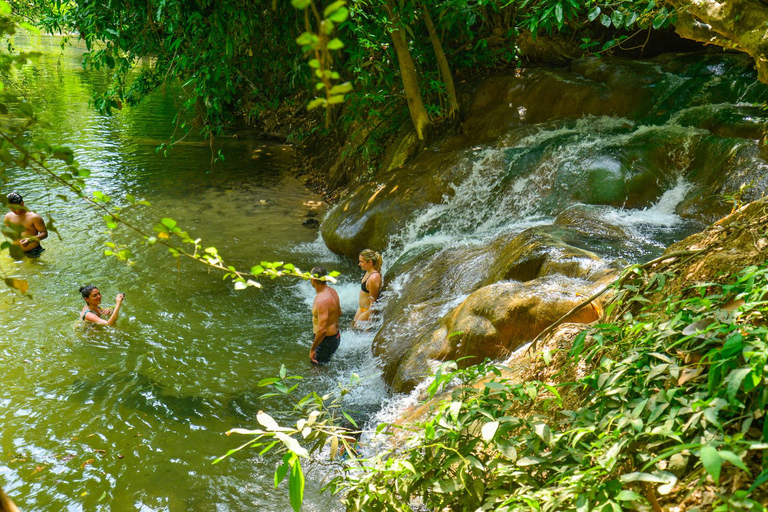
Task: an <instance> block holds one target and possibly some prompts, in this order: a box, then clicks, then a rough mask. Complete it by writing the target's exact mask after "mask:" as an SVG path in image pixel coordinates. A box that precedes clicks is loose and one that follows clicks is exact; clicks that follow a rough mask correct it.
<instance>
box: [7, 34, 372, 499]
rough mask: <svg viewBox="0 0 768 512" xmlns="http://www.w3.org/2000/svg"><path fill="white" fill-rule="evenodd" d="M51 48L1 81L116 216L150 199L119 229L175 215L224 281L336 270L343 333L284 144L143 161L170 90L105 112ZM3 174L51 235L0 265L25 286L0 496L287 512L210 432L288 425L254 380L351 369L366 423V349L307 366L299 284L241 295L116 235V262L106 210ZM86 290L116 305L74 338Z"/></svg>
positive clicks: (11, 300)
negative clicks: (239, 274) (33, 256)
mask: <svg viewBox="0 0 768 512" xmlns="http://www.w3.org/2000/svg"><path fill="white" fill-rule="evenodd" d="M59 41H60V39H58V38H48V37H42V38H40V39H38V40H34V41H32V42H31V43H30V42H28V41H23V40H22V41H21V43H23V44H31V45H33V46H37V47H38V48H40V49H42V51H43V52H44V56H43V58H42V59H41V61H40V64H39V66H37V67H34V68H33V67H31V66H28V67H25V68H24V69H22V70H20V71H19V72H18V73H17V74H16V75H15V76H14V77H12V78H13V79H14V81H15V83H16V84H17V85H18V86H19V87H21V88H23V90H24V92H25V94H26V95H27V96H28V97H29V98H30V99H31V100H32V101H33V102H34V103H35V105H36V106H38V107H42V108H43V110H44V111H43V113H42V115H43V117H44V118H45V119H46V120H47V121H49V122H50V123H51V126H52V130H51V131H50V132H47V133H46V137H48V138H49V140H57V141H59V142H61V143H64V144H67V145H70V146H71V147H72V148H73V149H74V150H75V154H76V155H77V159H78V161H79V162H80V165H81V166H83V167H85V168H88V169H90V170H91V171H92V178H90V179H89V181H88V184H89V187H90V188H91V190H101V191H102V192H104V193H106V194H109V195H111V196H112V197H113V198H114V201H115V202H117V203H118V204H121V203H122V198H123V197H124V196H125V194H127V193H130V194H133V195H135V196H137V197H141V198H145V199H147V200H148V201H150V203H151V204H152V206H151V207H143V208H140V209H136V210H135V211H131V210H128V211H127V212H126V213H125V216H126V218H129V219H130V220H131V221H132V222H134V223H136V224H138V225H141V226H144V227H146V228H147V229H148V230H151V227H152V226H153V225H154V224H156V223H157V222H158V221H159V219H160V218H161V217H171V218H173V219H175V220H177V221H178V223H179V225H180V226H182V227H184V228H185V229H188V230H189V231H190V233H191V234H192V235H193V237H200V238H202V239H203V243H204V244H206V246H207V245H214V246H216V247H217V248H218V249H219V252H220V254H222V255H224V257H225V258H226V260H227V263H229V264H232V265H236V266H238V267H244V268H250V266H252V265H254V264H256V263H258V262H259V261H260V260H268V261H275V260H282V261H291V262H293V263H294V264H296V265H297V266H299V267H301V268H310V267H312V266H314V265H318V264H320V265H324V266H326V267H328V268H334V269H338V270H341V271H342V272H343V273H344V276H345V277H344V278H343V279H342V281H341V283H340V286H339V289H340V291H341V292H342V297H343V299H342V307H343V309H344V311H345V315H344V316H345V320H344V321H347V318H348V319H349V320H351V317H352V314H353V312H354V304H355V302H356V296H354V294H353V293H352V292H351V290H353V288H354V286H355V285H354V284H353V283H352V281H354V280H356V279H357V277H358V272H357V270H356V269H355V268H354V267H353V266H352V264H351V262H346V261H341V260H339V259H338V258H336V257H335V256H333V255H331V254H330V253H328V252H327V250H325V249H324V247H323V246H322V244H318V243H316V240H317V232H316V231H315V230H312V229H307V228H306V227H304V226H303V225H302V223H303V222H304V221H305V220H306V219H307V218H309V217H312V216H317V215H321V214H322V213H323V210H324V204H323V202H322V198H320V197H318V196H316V195H315V194H313V193H312V192H310V191H308V190H307V189H306V188H305V187H304V186H303V183H302V182H301V180H300V179H299V178H297V177H295V176H294V175H293V174H292V173H291V172H289V170H290V169H291V166H292V153H291V148H290V147H288V146H284V145H280V144H276V143H269V142H263V141H257V140H252V139H250V138H249V137H248V134H247V133H245V132H243V133H242V137H241V138H234V137H227V136H225V137H222V138H220V139H219V141H218V142H217V144H220V145H221V147H222V151H223V153H224V155H225V160H224V162H220V163H217V164H215V165H213V164H211V149H210V147H209V146H208V144H207V143H205V142H200V141H199V140H198V139H196V138H195V136H194V135H188V136H187V137H186V139H185V140H183V141H182V142H181V143H178V144H177V145H176V146H175V147H174V148H173V149H172V150H171V151H170V152H169V156H168V157H167V158H166V157H163V156H162V154H158V153H157V152H156V147H157V146H158V144H160V143H161V142H163V141H165V140H166V139H167V137H168V136H169V134H170V133H171V132H172V131H173V129H174V125H173V124H172V119H173V116H174V115H175V111H176V108H177V105H178V104H179V103H180V101H181V98H180V97H179V93H178V90H176V89H174V88H172V87H169V88H168V89H167V90H166V91H164V93H163V92H161V93H158V94H155V95H153V96H152V97H151V98H148V100H147V101H146V102H145V103H144V104H143V105H141V106H140V107H137V108H126V109H125V110H123V111H121V112H119V113H118V114H117V115H115V116H114V117H105V116H100V115H98V114H97V113H95V112H94V111H93V110H92V109H91V108H90V107H89V106H88V99H89V98H90V97H91V95H92V94H93V93H94V92H96V91H99V90H102V89H103V88H104V87H105V85H106V76H105V75H104V74H102V73H93V72H85V71H83V70H82V67H81V65H80V56H81V55H82V52H83V49H78V48H71V47H69V48H65V49H64V50H63V51H62V50H61V49H60V47H59ZM11 103H12V102H11ZM11 107H12V108H13V104H11ZM8 178H9V180H10V181H9V182H8V183H7V184H5V185H3V186H2V192H3V193H8V192H10V191H12V190H16V191H19V192H20V193H22V195H23V196H24V198H25V202H26V203H27V204H28V206H29V207H31V208H32V209H34V210H35V211H37V212H38V213H40V214H41V215H42V216H43V217H44V218H45V219H46V220H48V219H51V218H53V219H55V222H56V224H57V226H58V228H59V230H60V232H61V238H58V237H57V236H56V235H55V234H51V236H50V237H49V239H48V240H46V241H45V242H44V245H45V247H46V249H47V250H46V252H45V253H44V254H43V256H42V257H41V258H40V259H39V260H25V261H21V262H16V261H13V260H12V259H10V258H9V257H7V256H3V257H0V271H2V273H3V274H4V275H5V276H8V277H18V278H23V279H26V280H27V281H29V284H30V292H29V294H27V295H26V296H23V297H20V296H18V295H16V294H14V293H12V292H11V291H10V290H9V289H6V288H2V289H0V426H1V427H2V428H0V485H2V486H3V487H4V488H5V490H6V491H7V492H8V494H10V495H11V496H12V497H13V498H14V499H15V500H16V501H17V504H18V505H19V506H20V507H21V509H22V510H212V509H214V508H215V509H217V510H249V511H250V510H278V511H279V510H290V505H289V503H288V499H287V490H286V489H283V488H281V489H278V490H274V489H273V485H272V476H271V475H272V471H273V469H274V462H275V461H273V460H271V459H269V458H262V457H258V456H257V455H256V454H255V453H254V452H249V451H246V452H243V453H240V454H237V455H235V456H234V457H231V458H230V459H227V460H225V461H224V462H222V463H221V464H218V465H216V466H212V465H211V462H212V460H213V459H214V458H216V457H217V456H220V455H222V454H224V453H226V452H227V451H228V450H229V449H231V448H233V447H235V446H237V445H238V444H240V443H241V442H242V440H241V439H234V438H228V437H226V436H225V435H224V432H226V431H227V430H228V429H231V428H234V427H246V428H248V427H255V421H254V416H255V414H256V412H257V411H258V410H260V409H265V410H270V411H271V412H275V414H274V416H275V417H276V418H278V420H279V421H281V420H282V421H285V420H286V418H287V416H286V415H285V414H284V413H281V412H280V411H286V410H288V408H289V403H287V402H280V401H278V400H275V399H268V400H264V399H261V398H260V396H261V395H262V394H263V393H264V390H263V389H260V388H257V386H256V384H257V383H258V382H259V380H261V379H263V378H266V377H271V376H275V375H276V374H277V373H278V371H279V369H280V366H281V365H285V366H286V367H287V368H288V371H289V373H291V374H298V375H302V376H304V381H303V383H302V387H301V390H303V391H304V392H309V391H312V390H316V391H322V392H328V391H332V390H333V389H335V388H336V387H337V385H336V382H338V381H339V380H344V381H347V380H348V376H349V374H350V373H352V372H357V373H361V374H363V375H364V376H365V377H367V381H366V385H365V386H364V388H365V390H364V391H362V390H361V391H359V392H355V393H353V394H352V395H350V396H349V397H348V401H349V403H350V407H351V408H352V409H354V410H357V411H360V412H361V414H363V415H368V414H370V413H371V411H374V410H376V409H377V408H378V405H379V403H380V401H381V399H382V397H383V395H384V387H383V385H382V384H381V382H380V379H379V377H378V372H377V371H376V369H375V367H374V366H373V365H372V363H371V362H370V356H369V351H368V349H367V347H369V346H370V336H369V335H367V334H363V335H346V336H345V337H344V338H343V344H342V347H341V348H340V349H339V351H338V352H337V354H336V356H335V361H336V362H335V363H334V364H333V365H331V367H329V368H325V369H323V370H321V371H318V370H316V369H314V368H312V367H311V366H310V365H309V364H308V361H307V359H308V357H307V356H308V350H309V344H310V341H311V336H310V333H311V322H310V313H309V306H310V305H311V302H312V298H313V293H314V292H313V290H312V289H311V287H310V285H309V284H308V283H305V282H296V281H286V280H276V281H267V282H264V283H263V284H264V285H265V286H264V289H263V290H262V291H254V290H249V291H242V292H236V291H234V290H233V289H232V287H231V284H227V283H224V282H222V280H221V276H220V275H218V274H215V273H209V272H208V271H206V270H205V269H204V268H202V267H201V266H200V265H199V264H196V263H194V262H190V261H183V260H175V259H174V258H172V257H171V256H170V255H168V254H167V252H165V250H164V249H162V248H160V247H152V248H147V247H143V246H142V245H141V244H140V243H139V242H138V241H136V240H135V239H133V238H131V237H130V235H128V234H127V233H123V234H119V235H118V236H120V239H119V242H120V243H126V244H128V245H129V246H130V247H131V248H132V249H134V251H135V253H136V257H135V258H134V259H135V264H134V265H131V266H128V265H124V264H121V263H118V262H117V261H115V260H113V259H110V258H107V257H104V256H103V254H102V253H103V249H104V246H103V242H104V241H105V239H106V238H105V233H104V229H105V228H104V227H103V226H104V225H103V222H102V220H101V216H100V215H98V214H97V213H95V212H92V211H90V210H88V209H87V208H85V207H84V205H83V203H81V202H79V201H75V200H70V201H68V202H64V201H61V200H59V199H57V198H55V196H56V194H59V193H61V191H59V190H56V189H54V188H51V187H50V186H49V185H48V184H46V183H44V182H41V181H40V180H38V179H37V178H36V177H34V176H32V175H30V174H29V173H26V172H21V171H18V172H13V173H10V175H9V176H8ZM89 192H90V190H89ZM345 280H347V281H349V282H350V284H345ZM85 284H95V285H97V286H99V288H100V289H101V291H102V293H103V294H104V304H105V305H108V304H111V303H112V301H113V300H114V296H115V295H116V294H117V293H118V292H125V293H126V299H125V302H124V303H123V308H122V309H121V312H120V318H119V320H118V322H117V328H115V329H110V328H103V327H96V328H93V329H86V330H74V329H73V322H74V321H76V319H77V318H78V313H79V311H80V309H81V308H82V306H83V301H82V297H81V296H80V294H79V293H78V288H79V287H80V286H83V285H85ZM345 288H349V291H348V292H347V293H345V292H344V290H345ZM345 334H346V333H345ZM324 476H325V475H322V474H320V473H319V472H318V474H317V477H314V476H313V474H312V473H310V476H309V481H308V483H307V486H308V489H307V501H308V506H307V510H320V509H322V510H333V509H334V507H335V505H334V504H333V503H329V500H331V498H330V497H327V496H321V495H320V494H319V488H320V486H321V483H322V479H323V477H324Z"/></svg>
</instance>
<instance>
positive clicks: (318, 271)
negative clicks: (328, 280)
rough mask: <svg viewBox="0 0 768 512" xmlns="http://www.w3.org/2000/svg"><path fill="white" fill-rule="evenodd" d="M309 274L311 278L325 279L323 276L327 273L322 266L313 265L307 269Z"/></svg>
mask: <svg viewBox="0 0 768 512" xmlns="http://www.w3.org/2000/svg"><path fill="white" fill-rule="evenodd" d="M309 275H310V276H312V279H317V280H318V281H325V280H324V279H323V278H324V277H325V276H327V275H328V272H327V271H326V270H325V269H324V268H323V267H315V268H313V269H312V270H310V271H309Z"/></svg>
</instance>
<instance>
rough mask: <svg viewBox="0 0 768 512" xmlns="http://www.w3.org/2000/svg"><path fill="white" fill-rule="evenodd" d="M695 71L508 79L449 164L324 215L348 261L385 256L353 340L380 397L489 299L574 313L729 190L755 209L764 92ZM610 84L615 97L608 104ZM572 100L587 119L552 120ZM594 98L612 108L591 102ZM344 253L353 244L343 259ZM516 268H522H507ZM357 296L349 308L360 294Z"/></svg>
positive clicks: (405, 174) (445, 160) (410, 172)
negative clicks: (516, 293)
mask: <svg viewBox="0 0 768 512" xmlns="http://www.w3.org/2000/svg"><path fill="white" fill-rule="evenodd" d="M700 60H701V62H698V61H691V62H688V58H687V57H683V58H681V61H685V62H688V63H687V64H685V65H683V64H681V62H679V61H677V60H675V58H673V57H662V58H660V59H658V60H657V61H655V62H650V63H637V62H635V63H632V64H631V65H630V64H627V65H626V67H624V68H622V66H624V65H625V64H622V63H620V62H619V63H614V62H612V61H610V60H609V59H606V60H601V61H597V60H589V61H587V62H585V63H583V64H576V65H574V66H572V69H571V70H570V71H569V72H572V73H574V74H578V73H582V75H583V76H578V77H577V78H576V79H574V80H570V79H569V78H568V75H567V73H566V72H558V73H551V72H540V73H539V72H536V71H534V72H532V73H531V76H530V82H531V83H532V84H535V86H532V87H530V88H525V87H520V85H519V81H520V79H519V78H510V79H509V84H510V85H509V86H508V87H509V89H510V90H511V89H514V90H515V91H516V94H517V96H515V97H514V99H513V100H511V101H510V100H509V99H508V98H510V97H512V96H505V95H507V94H509V93H508V91H504V90H503V88H501V89H500V92H499V91H490V92H489V91H486V92H485V93H484V94H485V96H484V98H485V99H484V102H485V103H484V106H483V107H482V109H480V110H479V111H478V113H476V114H475V113H473V112H470V113H469V114H468V116H467V120H466V121H465V125H464V130H465V132H464V134H463V139H461V141H460V142H456V143H447V144H445V146H446V147H450V148H453V149H451V150H450V152H449V153H448V154H442V155H441V158H436V157H435V156H434V153H435V152H425V153H424V154H422V155H420V156H419V157H417V158H416V159H415V160H414V162H413V163H412V164H406V166H404V167H403V168H402V169H401V170H396V171H394V172H393V173H391V174H389V175H388V176H386V177H383V178H382V181H380V182H374V183H372V184H371V185H370V186H369V187H368V188H363V189H361V191H360V192H359V195H353V196H352V197H351V198H350V199H348V200H345V202H344V203H343V204H341V205H339V207H337V209H336V211H334V212H331V215H330V216H329V219H332V221H331V222H330V223H329V222H328V221H327V222H326V225H328V224H330V225H340V224H334V223H339V222H340V221H339V220H337V219H345V220H343V221H341V222H343V228H342V227H340V228H339V229H337V230H336V231H335V232H334V236H340V237H349V238H348V239H343V240H342V239H334V240H331V241H330V242H329V240H328V238H326V242H327V243H329V246H330V247H332V248H333V249H334V250H338V252H344V253H346V251H349V252H350V254H351V250H349V249H347V247H349V246H352V247H356V245H355V243H354V240H355V238H354V237H355V236H357V235H356V233H360V236H359V238H360V241H359V242H358V243H357V247H358V249H357V250H359V249H362V248H364V247H374V248H375V247H382V245H383V246H384V247H385V250H384V251H382V254H383V259H384V265H383V267H384V268H383V272H384V276H385V289H384V293H383V295H382V298H381V300H380V301H379V304H378V305H377V309H378V310H379V322H380V325H379V326H376V327H375V328H374V330H377V332H375V333H372V334H371V333H364V334H361V335H360V339H359V340H356V342H355V343H358V342H359V343H360V346H363V345H364V344H366V343H372V345H373V352H374V354H375V355H376V357H374V359H373V360H372V361H370V362H365V363H364V364H363V365H362V366H361V368H362V371H363V372H364V373H368V372H369V371H370V373H368V375H367V376H368V377H370V378H371V379H372V380H374V381H376V385H375V387H378V386H379V385H381V388H380V389H387V388H390V389H391V388H394V389H395V390H397V389H398V386H399V385H400V384H399V383H398V379H399V378H400V377H398V375H401V374H402V372H403V371H406V370H403V369H402V368H403V364H402V361H400V360H398V359H397V357H395V358H394V359H393V358H391V354H393V353H397V354H400V353H405V354H406V355H405V356H404V357H405V358H406V359H407V358H408V357H411V358H412V359H413V358H414V357H415V358H416V359H419V358H421V359H419V361H421V363H420V364H422V365H430V364H432V363H434V362H435V361H434V360H430V359H429V356H428V354H430V353H431V352H429V348H428V347H429V345H430V344H435V343H437V344H438V345H439V343H440V342H441V341H440V336H444V334H443V335H441V334H440V329H441V328H444V326H445V325H447V324H450V321H448V320H446V319H448V318H449V317H451V318H454V319H455V318H459V317H461V315H460V314H459V313H457V311H458V310H459V309H460V308H461V307H462V305H464V304H465V303H466V302H467V301H469V298H470V297H472V296H473V294H475V292H477V291H478V290H480V289H482V288H483V287H487V286H489V285H491V284H493V283H498V282H507V281H509V282H519V283H522V284H521V286H522V287H523V288H524V285H525V283H527V282H528V281H532V282H535V283H536V284H535V287H534V288H535V290H536V291H537V293H539V294H540V295H542V296H544V300H545V301H557V300H563V301H566V302H567V301H569V300H572V299H573V293H575V292H574V291H573V290H577V289H579V287H581V289H582V290H589V289H592V287H593V286H594V285H595V283H596V282H597V280H598V279H599V278H600V276H604V275H609V274H610V271H611V269H612V268H613V269H615V268H618V267H621V266H623V265H626V264H628V263H632V262H641V261H647V260H650V259H652V258H654V257H656V256H658V255H659V254H660V253H661V252H662V251H663V250H664V249H665V248H666V247H667V246H669V245H670V244H671V243H673V242H675V241H678V240H680V239H682V238H684V237H685V236H688V235H689V234H691V233H693V232H696V231H699V230H700V229H702V228H703V227H704V226H705V225H706V224H707V223H708V222H711V220H712V218H713V217H716V216H719V215H721V214H722V213H725V212H724V210H726V209H727V208H728V207H727V206H724V205H723V204H722V202H721V201H720V198H721V197H722V195H723V194H724V193H727V191H728V190H731V191H734V190H739V186H740V185H741V184H742V183H747V184H748V185H749V186H748V187H747V188H746V191H745V192H743V193H744V195H745V197H746V198H754V197H753V196H758V197H759V195H762V194H763V193H764V191H765V190H766V189H768V178H767V177H766V176H768V172H766V171H768V167H767V164H766V161H765V158H764V149H761V148H760V146H759V139H760V138H761V137H762V136H763V133H762V130H763V126H765V122H766V117H768V116H766V114H765V112H764V111H761V110H760V109H759V108H757V107H755V106H754V104H753V103H751V102H757V101H765V100H766V99H768V90H767V89H766V88H765V87H764V86H755V85H754V78H753V77H751V76H750V75H749V72H745V71H744V68H743V66H741V65H740V64H739V62H740V61H739V59H738V58H732V57H726V58H714V57H709V56H707V57H706V58H702V59H700ZM537 73H538V74H537ZM612 73H613V74H612ZM633 73H635V74H636V76H634V75H633ZM622 74H623V75H622ZM542 77H544V78H542ZM585 77H586V78H585ZM617 77H618V78H617ZM516 80H517V81H516ZM546 80H549V81H550V83H552V84H554V85H553V87H562V88H563V92H562V98H563V100H562V101H563V105H565V104H566V103H568V102H569V101H570V103H569V104H568V105H566V106H562V105H560V106H559V105H549V106H547V105H546V104H544V103H543V102H541V101H539V100H540V99H541V98H543V97H544V96H546V97H547V98H549V97H551V93H550V92H547V93H546V94H545V92H542V91H544V87H543V86H542V83H544V81H546ZM558 80H560V81H558ZM590 80H594V84H591V83H589V81H590ZM609 82H610V83H611V84H612V85H611V87H615V88H614V89H610V90H609V91H608V92H607V93H606V92H605V91H606V84H607V83H609ZM585 84H586V85H585ZM495 87H498V82H497V83H496V85H495ZM590 87H592V88H593V91H592V92H591V93H589V94H587V93H586V92H585V90H589V88H590ZM568 88H572V89H574V90H575V91H576V93H578V94H577V96H575V97H583V98H589V100H588V101H586V102H585V105H584V106H582V107H581V108H582V112H581V114H576V115H564V116H562V117H558V115H557V111H558V109H560V110H561V111H563V112H567V113H570V112H574V113H577V112H578V109H579V108H580V105H578V104H574V102H575V101H576V100H575V99H574V100H568V99H567V98H568V97H569V93H568ZM633 88H634V89H633ZM601 94H604V95H605V101H603V102H600V101H597V100H595V97H597V96H599V95H601ZM537 95H541V98H540V97H539V96H537ZM578 95H582V96H578ZM489 97H498V98H505V99H506V101H507V102H508V103H499V104H498V105H496V104H494V103H493V101H491V100H488V98H489ZM488 105H491V106H488ZM609 111H610V113H607V112H609ZM499 123H501V124H503V126H505V128H504V129H503V130H502V129H500V128H499ZM483 130H486V131H487V133H480V132H482V131H483ZM475 131H476V132H477V133H475ZM758 132H759V133H758ZM488 134H491V135H492V136H488ZM436 151H439V150H436ZM761 155H762V156H761ZM385 178H386V179H385ZM398 190H399V192H397V191H398ZM398 194H402V199H398V197H399V196H398ZM379 205H381V206H379ZM342 211H343V212H346V213H345V214H342V213H341V212H342ZM324 234H325V233H324ZM338 240H342V241H343V242H344V243H345V244H349V245H345V246H344V249H342V248H341V246H338V249H337V245H335V244H337V243H338ZM350 242H352V243H350ZM515 251H518V252H515ZM510 258H511V259H510ZM515 258H517V260H520V261H522V263H519V264H512V266H511V267H510V268H505V267H504V265H509V264H510V261H513V260H514V259H515ZM526 258H527V259H526ZM515 265H517V266H515ZM521 289H522V288H521ZM558 290H559V291H558ZM561 292H562V293H561ZM349 294H350V297H349V298H348V299H347V300H348V301H349V302H353V301H354V297H355V296H356V287H352V288H350V291H349ZM350 307H351V306H350ZM465 313H466V312H465ZM465 313H462V314H465ZM457 315H458V316H457ZM470 316H471V315H470ZM446 322H447V323H446ZM403 340H409V341H403ZM425 346H426V347H427V349H424V347H425ZM419 347H421V348H419ZM425 350H426V352H425ZM440 350H443V349H438V348H437V346H436V347H435V348H434V350H433V352H434V351H436V352H435V353H437V352H440ZM420 351H421V352H420ZM409 354H410V355H409ZM419 354H421V355H419ZM424 358H426V359H424ZM374 361H377V362H378V365H379V368H381V369H382V370H381V371H382V373H381V377H380V378H379V380H376V377H373V376H374V375H375V374H376V371H377V368H376V366H375V365H374ZM398 367H399V369H398ZM418 369H419V371H420V372H421V373H424V372H426V368H425V366H420V367H419V368H418ZM398 372H400V373H398ZM384 382H386V385H385V384H384ZM415 386H416V388H415V390H413V391H410V392H408V393H405V394H396V395H394V396H393V397H392V398H390V399H387V401H386V402H385V405H384V406H383V408H382V409H381V410H379V411H378V412H377V413H376V415H375V416H374V417H373V418H372V419H371V424H370V425H369V426H371V425H375V424H376V423H378V422H389V421H391V420H393V419H396V418H397V417H400V416H401V415H402V412H403V411H404V410H406V409H409V408H412V407H413V405H414V404H415V403H416V402H417V400H418V397H419V396H420V393H421V392H423V389H424V386H425V384H424V381H421V383H416V385H415ZM405 387H406V388H408V386H407V385H405ZM408 389H411V388H408ZM366 400H367V399H366ZM366 400H363V401H366Z"/></svg>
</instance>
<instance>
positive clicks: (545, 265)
mask: <svg viewBox="0 0 768 512" xmlns="http://www.w3.org/2000/svg"><path fill="white" fill-rule="evenodd" d="M579 242H580V237H579V234H578V233H576V232H574V231H572V230H569V229H568V228H565V227H560V226H538V227H534V228H530V229H527V230H525V231H523V232H522V233H520V234H519V235H517V236H515V237H514V238H512V239H511V240H510V238H509V237H500V238H499V239H497V240H496V242H495V243H494V244H493V247H494V249H495V252H496V254H497V255H498V256H497V259H496V262H495V264H494V267H493V269H492V270H493V271H492V272H491V273H490V274H489V275H488V276H487V277H486V279H484V280H483V285H488V284H491V283H494V282H496V281H502V280H509V279H513V280H515V281H530V280H532V279H536V278H538V277H543V276H548V275H554V274H559V275H563V276H566V277H578V278H583V279H590V278H591V277H596V276H597V277H599V276H600V275H601V272H602V271H603V270H604V269H605V267H606V264H605V262H604V261H603V260H602V259H600V257H599V256H597V255H596V254H595V253H593V252H591V251H588V250H586V249H583V248H579V247H577V244H579ZM584 245H586V244H584Z"/></svg>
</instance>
